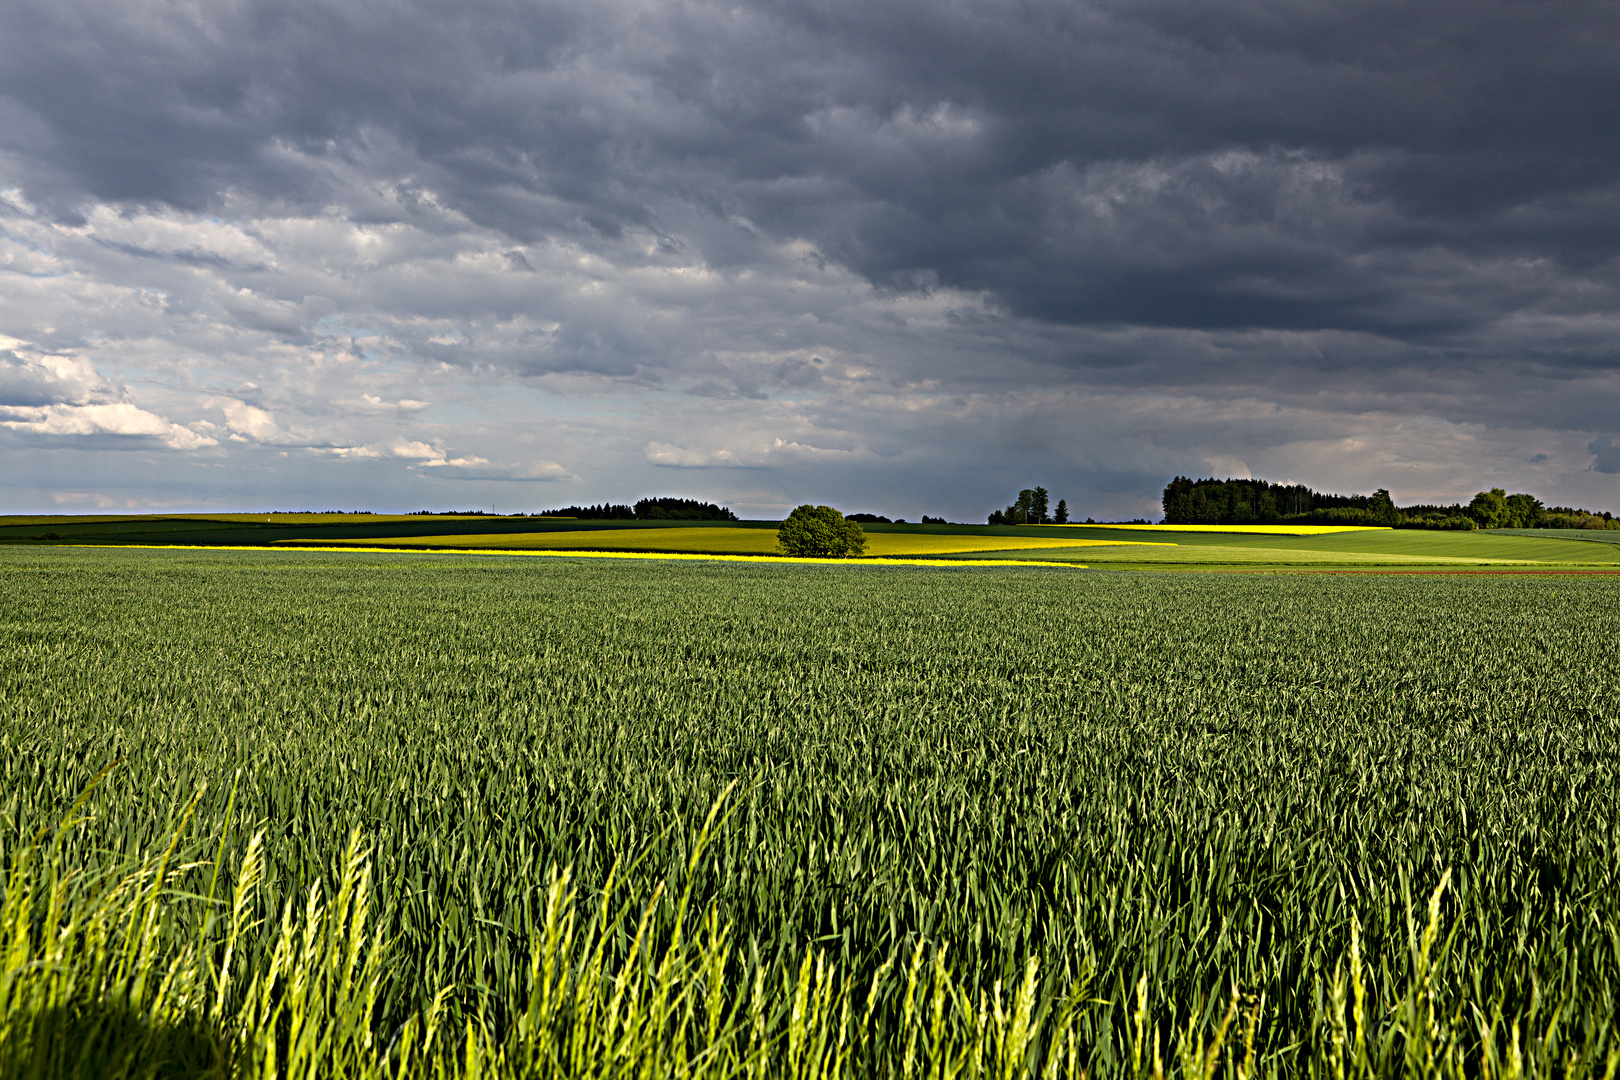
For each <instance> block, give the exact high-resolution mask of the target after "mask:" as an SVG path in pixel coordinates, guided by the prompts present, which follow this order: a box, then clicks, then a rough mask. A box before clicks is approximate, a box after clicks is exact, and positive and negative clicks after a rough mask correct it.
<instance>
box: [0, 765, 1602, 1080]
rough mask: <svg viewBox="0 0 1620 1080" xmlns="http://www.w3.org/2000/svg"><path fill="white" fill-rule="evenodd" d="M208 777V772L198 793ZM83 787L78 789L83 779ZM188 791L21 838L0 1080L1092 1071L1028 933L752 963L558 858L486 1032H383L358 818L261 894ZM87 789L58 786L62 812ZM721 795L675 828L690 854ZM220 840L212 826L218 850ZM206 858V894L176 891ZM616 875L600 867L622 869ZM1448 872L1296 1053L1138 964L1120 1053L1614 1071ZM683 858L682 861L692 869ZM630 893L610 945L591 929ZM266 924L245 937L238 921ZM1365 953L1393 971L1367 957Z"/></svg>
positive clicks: (1250, 1022) (1367, 1066) (1286, 1068)
mask: <svg viewBox="0 0 1620 1080" xmlns="http://www.w3.org/2000/svg"><path fill="white" fill-rule="evenodd" d="M199 795H200V793H199ZM81 801H82V800H81ZM196 803H197V799H196V798H194V799H193V800H192V801H191V803H190V804H189V805H188V806H187V808H186V813H185V815H184V817H183V818H182V821H181V822H180V825H179V827H178V828H177V829H176V830H175V833H174V837H173V840H172V841H171V843H170V844H169V845H168V847H167V848H165V849H164V850H162V851H159V852H154V853H149V854H147V855H145V856H143V857H141V858H139V859H136V860H134V861H133V862H131V863H129V864H127V865H125V866H123V867H121V868H119V869H116V870H111V869H103V870H100V871H95V872H88V873H87V872H83V871H81V870H79V869H77V868H75V867H74V866H72V865H71V864H70V863H69V861H68V860H67V859H66V858H64V855H63V850H62V845H61V843H60V841H61V839H62V837H63V836H64V835H65V833H66V832H67V831H68V830H69V829H71V828H72V827H73V826H74V825H75V824H76V822H74V821H73V820H72V817H71V815H70V818H69V820H67V821H66V822H64V823H63V825H62V826H61V827H59V828H58V829H56V830H54V831H53V833H52V835H50V836H49V837H44V836H42V837H40V838H39V839H38V840H36V842H35V843H34V844H31V845H29V846H27V847H25V848H23V849H21V850H20V851H18V852H16V853H15V855H14V857H13V865H12V867H11V870H10V874H9V876H8V878H7V880H6V888H5V896H4V906H3V908H0V934H3V947H4V963H3V968H0V1076H4V1077H7V1078H12V1077H16V1078H25V1077H26V1078H34V1077H38V1078H41V1080H45V1078H69V1077H71V1078H81V1077H82V1078H91V1077H95V1078H103V1077H107V1078H112V1077H118V1078H123V1077H128V1078H154V1080H155V1078H181V1077H186V1078H192V1077H197V1078H200V1077H221V1078H224V1077H257V1078H260V1080H273V1078H289V1080H292V1078H298V1080H304V1078H308V1080H315V1078H324V1077H346V1078H347V1077H353V1078H372V1077H376V1078H389V1080H393V1078H403V1077H409V1076H432V1077H440V1078H451V1077H457V1078H461V1077H465V1078H472V1077H482V1076H490V1077H557V1078H563V1077H569V1078H575V1077H593V1078H594V1077H601V1078H609V1077H613V1078H619V1077H623V1078H631V1077H638V1078H648V1080H652V1078H662V1077H670V1078H700V1077H702V1078H709V1077H713V1078H721V1077H728V1078H729V1077H737V1078H759V1080H763V1078H765V1077H791V1078H795V1080H797V1078H806V1080H837V1078H840V1077H869V1076H881V1077H904V1078H907V1080H910V1078H912V1077H916V1078H919V1080H922V1078H927V1080H949V1078H956V1077H964V1078H981V1077H983V1078H992V1077H993V1078H998V1080H1011V1078H1013V1077H1042V1078H1057V1077H1063V1078H1066V1080H1068V1078H1074V1077H1079V1076H1086V1075H1088V1074H1089V1070H1088V1069H1087V1067H1086V1065H1085V1062H1086V1061H1087V1059H1088V1058H1089V1057H1090V1055H1089V1053H1088V1049H1089V1048H1088V1047H1087V1046H1086V1045H1085V1043H1086V1033H1085V1028H1084V1026H1083V1025H1082V1024H1081V1023H1080V1021H1081V1019H1082V1018H1083V1017H1084V1016H1085V1014H1086V1013H1087V1011H1088V1010H1089V1009H1090V1008H1091V1007H1092V1006H1094V1005H1096V1004H1099V1003H1100V1002H1099V1001H1098V999H1097V998H1095V997H1094V996H1093V992H1092V988H1091V986H1090V981H1089V970H1090V969H1089V967H1087V968H1086V969H1085V974H1084V975H1083V976H1082V977H1081V978H1080V979H1077V980H1072V981H1070V982H1069V983H1068V984H1067V985H1054V984H1052V983H1051V982H1050V981H1043V980H1042V979H1041V970H1040V969H1041V961H1040V959H1039V958H1038V957H1030V958H1029V959H1028V960H1027V962H1026V963H1025V965H1024V968H1023V971H1022V974H1021V977H1020V978H1019V979H1018V980H1017V982H1016V983H1015V984H1013V985H1008V986H1003V984H1002V983H1001V982H1000V981H997V982H995V983H994V984H993V985H992V986H991V987H990V988H989V989H987V990H979V991H977V992H970V991H969V990H968V989H967V988H966V987H965V986H964V985H963V984H962V983H961V982H960V981H959V980H958V979H957V978H956V977H955V976H954V975H953V972H952V970H951V964H950V959H949V951H948V949H947V948H946V947H944V946H942V945H939V944H925V945H922V946H919V947H918V948H916V949H914V950H913V951H912V952H911V954H910V956H909V957H900V956H895V957H891V959H890V961H889V962H888V963H886V964H884V965H883V966H882V967H881V968H879V969H878V971H877V972H876V974H875V975H874V976H873V977H872V978H871V979H870V981H864V980H856V979H851V978H849V977H846V976H845V975H844V974H843V973H841V972H839V971H838V970H837V969H836V967H835V966H833V965H832V964H830V963H829V962H828V960H827V957H826V956H825V954H820V953H806V954H805V955H804V956H802V957H800V958H798V959H797V961H796V962H793V963H787V964H770V963H764V962H761V960H760V958H759V956H758V955H757V953H755V954H754V955H748V953H747V952H746V951H745V950H740V949H739V948H738V947H737V945H736V943H735V942H733V940H732V937H731V929H730V928H729V927H728V926H725V925H723V924H722V923H721V922H720V921H719V919H718V917H717V915H716V912H715V911H714V909H713V908H712V907H711V908H710V909H709V910H708V911H706V912H702V913H700V914H697V915H696V916H695V917H694V918H691V919H688V915H689V914H691V913H690V912H689V905H690V902H691V899H692V896H691V888H690V886H688V888H687V889H686V890H685V891H684V892H683V893H682V895H681V896H680V897H679V899H678V901H677V902H676V904H675V908H674V918H673V919H672V920H669V921H668V922H667V925H663V924H664V920H661V919H660V918H659V916H658V913H659V912H660V911H661V910H663V900H664V899H665V897H664V891H665V889H666V887H667V882H664V883H660V884H659V885H657V886H655V887H654V889H653V890H652V893H651V895H649V896H646V897H622V896H621V895H620V890H619V889H617V888H616V887H615V885H614V877H610V880H609V883H608V885H607V887H606V888H604V889H603V890H602V891H601V893H600V895H599V896H598V897H596V898H594V899H592V900H591V901H590V902H587V898H585V897H582V896H581V895H580V892H579V890H578V889H577V888H575V886H574V885H573V883H572V882H571V880H570V875H569V873H568V872H567V871H566V870H563V871H555V872H554V873H553V874H552V879H551V881H550V883H549V884H548V886H547V888H546V891H545V907H544V914H543V917H542V918H541V920H540V927H541V929H540V931H539V933H537V934H536V935H535V936H534V937H533V939H532V940H531V941H530V942H529V948H528V957H527V962H528V971H527V979H526V990H527V993H526V996H525V998H524V1000H521V1001H518V1002H514V1003H511V1005H512V1008H511V1017H512V1019H511V1022H509V1023H508V1024H507V1025H506V1030H505V1031H504V1032H499V1033H497V1032H495V1031H493V1030H492V1029H491V1026H490V1025H489V1024H488V1023H487V1022H486V1021H485V1018H484V1017H483V1015H482V1014H481V1012H479V1011H478V1010H477V1008H476V1007H473V1008H472V1009H471V1010H469V1011H470V1012H471V1013H472V1016H471V1018H469V1019H468V1020H467V1021H466V1022H465V1025H464V1027H462V1028H461V1029H460V1030H452V1029H448V1028H447V1026H446V1025H445V1024H444V1023H443V1021H444V1018H445V1015H446V1010H445V1008H444V1005H445V999H446V997H447V996H448V995H449V993H450V990H449V988H445V989H443V990H440V991H439V992H438V993H437V994H435V995H434V998H433V1001H432V1003H431V1004H430V1005H429V1006H428V1007H427V1008H426V1009H424V1010H422V1011H420V1012H418V1013H415V1014H413V1015H411V1016H409V1017H408V1018H407V1019H406V1020H405V1022H404V1023H403V1024H402V1025H400V1026H398V1027H397V1028H396V1029H395V1030H392V1031H387V1030H379V1027H378V1023H379V1019H380V1017H379V1010H378V997H379V991H380V990H381V988H382V986H383V984H384V982H385V981H386V980H388V979H389V978H391V977H392V976H393V972H392V971H391V970H390V968H389V964H388V943H387V942H386V941H385V940H383V939H382V938H381V937H380V936H379V934H378V933H377V931H376V929H375V926H374V924H373V921H372V919H371V911H372V879H371V868H370V863H369V853H368V851H367V849H366V845H365V841H364V838H363V836H362V835H361V834H360V833H359V832H356V833H354V834H353V835H352V836H351V838H350V840H349V843H348V845H347V847H346V849H345V850H344V852H343V854H342V857H341V861H340V864H339V866H338V867H337V871H336V876H337V879H338V880H339V881H340V882H341V885H340V887H339V889H338V892H337V894H336V895H335V896H332V897H330V898H328V897H323V896H322V894H321V890H320V887H319V886H318V885H316V886H312V887H311V888H310V890H309V892H308V894H307V895H305V896H303V897H301V898H288V899H287V900H286V901H285V903H284V904H283V905H282V907H281V909H280V910H279V911H273V910H270V909H269V907H268V905H267V904H266V902H265V897H264V895H263V894H262V891H261V890H260V885H261V883H262V881H263V851H264V849H263V845H262V834H255V835H254V836H253V837H252V839H251V840H250V841H249V842H248V844H247V846H246V852H245V854H244V856H243V857H242V860H241V864H240V865H239V866H237V867H235V868H234V870H235V872H234V873H233V874H231V875H230V878H231V879H232V880H233V881H234V886H233V888H232V890H231V895H229V896H228V897H227V896H219V897H216V896H215V895H214V891H213V884H217V883H218V881H219V880H220V870H221V869H222V868H221V866H220V865H219V862H218V860H219V858H220V857H221V856H220V853H219V852H216V855H215V859H214V861H213V864H212V865H208V864H206V863H201V864H190V865H187V864H185V863H184V862H183V861H177V857H179V856H180V855H181V854H182V852H181V847H182V844H181V838H182V836H183V835H184V833H185V826H186V824H187V822H188V821H189V817H190V812H191V811H192V810H193V809H194V808H195V806H196ZM77 809H78V807H77V806H75V810H77ZM721 810H722V803H721V802H717V803H716V804H715V806H714V807H713V808H711V810H710V813H709V815H708V818H707V820H706V821H705V822H704V823H703V825H702V827H701V829H699V830H698V832H697V835H696V836H695V837H694V841H693V843H692V845H691V850H692V861H693V863H694V864H695V863H696V862H697V860H698V859H700V858H701V856H702V853H703V849H704V847H705V845H706V844H707V842H708V840H709V838H710V836H711V835H712V832H713V829H714V826H715V823H716V818H717V816H718V815H719V814H720V812H721ZM222 850H223V845H221V846H220V851H221V852H222ZM198 866H201V867H202V868H203V869H205V870H206V871H207V872H208V876H209V878H210V881H211V883H212V884H211V887H210V890H209V892H208V893H207V894H200V893H194V892H185V891H181V890H179V889H178V888H177V885H178V884H179V883H180V882H181V881H182V879H183V878H184V876H185V872H186V871H187V870H189V869H195V868H197V867H198ZM615 876H616V875H615ZM1449 878H1450V874H1449V872H1448V873H1447V874H1446V875H1445V876H1444V877H1443V878H1442V880H1441V881H1440V883H1439V884H1438V886H1437V887H1436V888H1435V889H1434V891H1433V893H1432V894H1431V896H1430V897H1429V899H1428V903H1427V905H1426V908H1425V909H1423V910H1418V911H1414V909H1413V905H1412V903H1411V900H1410V898H1408V899H1407V903H1406V909H1407V910H1406V922H1407V932H1408V939H1409V950H1408V951H1407V953H1405V954H1403V955H1401V956H1398V957H1385V958H1380V959H1376V960H1375V959H1374V958H1369V957H1364V956H1363V955H1362V953H1361V947H1360V933H1359V922H1355V923H1353V924H1352V932H1351V937H1350V949H1349V951H1348V954H1347V955H1346V956H1345V957H1344V958H1343V959H1342V961H1341V963H1340V964H1339V965H1338V967H1337V968H1336V969H1335V970H1334V972H1333V975H1332V977H1331V979H1330V980H1327V981H1326V982H1325V983H1324V984H1322V985H1319V986H1318V987H1317V999H1318V1002H1319V1008H1318V1018H1317V1019H1318V1022H1317V1023H1316V1024H1315V1025H1314V1027H1313V1030H1311V1031H1308V1032H1300V1033H1297V1034H1298V1035H1299V1036H1301V1037H1299V1038H1297V1039H1296V1040H1295V1042H1294V1044H1293V1046H1292V1047H1291V1049H1292V1051H1293V1053H1292V1054H1290V1055H1287V1056H1279V1055H1275V1054H1273V1055H1271V1056H1270V1057H1269V1059H1263V1058H1262V1057H1260V1056H1259V1055H1257V1052H1256V1049H1257V1039H1256V1036H1257V1033H1258V1029H1259V1028H1260V1026H1261V1025H1263V1024H1264V1023H1266V1022H1267V1019H1268V1017H1269V1015H1270V1014H1269V1012H1268V1010H1267V1007H1266V1001H1265V999H1264V996H1263V995H1262V996H1260V997H1258V998H1257V997H1255V996H1254V995H1252V994H1245V993H1244V992H1243V988H1242V987H1240V986H1239V985H1237V984H1236V983H1233V984H1232V985H1231V987H1230V996H1229V998H1227V999H1226V1000H1225V1001H1207V1002H1197V1003H1194V1004H1193V1005H1192V1007H1191V1008H1190V1009H1186V1010H1184V1011H1185V1015H1181V1012H1182V1011H1183V1010H1178V1009H1177V1008H1176V1007H1175V1005H1174V1003H1172V1004H1171V1005H1170V1007H1169V1008H1168V1009H1167V1010H1163V1011H1161V1010H1160V1009H1159V1008H1158V1007H1156V1003H1154V1002H1152V1001H1150V999H1149V993H1148V985H1147V978H1146V976H1143V978H1142V979H1141V980H1140V981H1138V983H1137V985H1136V987H1135V991H1134V994H1133V995H1132V996H1133V999H1134V1000H1132V1001H1130V1002H1128V1003H1127V1004H1128V1005H1129V1006H1130V1007H1131V1009H1132V1013H1131V1015H1132V1031H1131V1042H1130V1056H1129V1061H1128V1063H1122V1064H1123V1065H1126V1066H1127V1067H1125V1068H1122V1069H1120V1070H1118V1072H1119V1074H1120V1075H1123V1076H1129V1077H1133V1078H1136V1077H1149V1076H1151V1077H1154V1078H1155V1080H1157V1078H1160V1077H1166V1076H1168V1077H1181V1078H1186V1080H1192V1078H1198V1080H1213V1078H1215V1077H1237V1078H1240V1080H1241V1078H1245V1077H1256V1076H1262V1075H1303V1076H1312V1077H1332V1078H1333V1080H1344V1078H1346V1077H1396V1076H1400V1077H1419V1076H1421V1077H1430V1076H1442V1077H1456V1078H1459V1080H1461V1078H1463V1077H1470V1078H1472V1077H1503V1078H1518V1077H1531V1076H1549V1077H1550V1076H1563V1077H1569V1078H1586V1077H1597V1076H1602V1077H1603V1078H1604V1080H1614V1077H1615V1075H1616V1072H1617V1069H1620V1039H1617V1038H1616V1034H1615V1031H1614V1030H1613V1019H1612V1018H1611V1019H1610V1020H1608V1021H1603V1022H1599V1023H1597V1024H1593V1023H1591V1022H1590V1021H1588V1022H1587V1023H1586V1024H1585V1026H1584V1027H1583V1026H1579V1025H1571V1024H1568V1023H1567V1022H1566V1021H1567V1019H1568V1017H1567V1016H1566V1013H1567V1012H1568V1008H1567V1007H1568V1002H1556V1001H1544V1002H1534V1003H1532V1005H1531V1007H1530V1008H1529V1009H1528V1010H1526V1011H1525V1012H1523V1013H1522V1014H1520V1015H1514V1016H1505V1015H1504V1014H1503V1012H1502V1010H1501V1007H1500V1003H1499V1002H1498V1003H1494V1004H1493V1003H1491V1002H1489V1001H1484V1000H1480V998H1479V997H1478V989H1479V987H1478V984H1477V981H1476V982H1474V983H1470V981H1469V980H1468V979H1466V978H1459V977H1458V975H1459V973H1465V972H1466V971H1467V964H1466V963H1463V964H1460V965H1454V963H1453V961H1454V959H1455V958H1454V957H1453V956H1452V945H1453V942H1454V934H1448V933H1446V928H1445V926H1444V925H1443V924H1442V918H1441V900H1442V898H1443V896H1444V894H1445V891H1446V889H1447V886H1448V884H1449ZM691 879H692V878H691V875H690V874H688V880H689V881H690V880H691ZM627 912H628V913H629V914H630V915H631V916H632V921H633V925H634V932H633V936H632V938H631V940H630V942H629V948H628V951H627V952H626V953H624V955H623V958H622V959H619V960H610V959H609V949H608V944H609V938H610V937H612V936H613V935H614V934H615V933H616V932H622V930H623V928H624V927H625V925H626V923H625V920H624V918H623V916H624V915H625V914H626V913H627ZM264 921H270V922H271V923H272V925H273V926H274V931H273V933H272V934H270V935H269V937H268V947H267V948H265V949H263V950H262V951H261V952H260V953H259V954H258V955H251V954H249V953H248V952H247V951H245V950H243V949H242V948H240V946H241V945H242V944H243V942H244V933H245V931H246V930H248V929H249V928H250V927H253V926H255V925H257V924H259V923H261V922H264ZM1375 972H1381V973H1382V975H1383V978H1382V979H1380V978H1378V977H1376V975H1375Z"/></svg>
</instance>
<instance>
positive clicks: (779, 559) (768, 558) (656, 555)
mask: <svg viewBox="0 0 1620 1080" xmlns="http://www.w3.org/2000/svg"><path fill="white" fill-rule="evenodd" d="M53 546H55V547H80V548H110V549H114V550H120V551H122V550H130V549H134V550H143V551H315V552H343V553H347V554H360V555H510V556H513V557H517V558H556V559H642V560H661V561H665V562H670V561H673V562H745V563H803V564H805V565H809V566H946V567H953V566H1055V567H1062V568H1064V569H1067V570H1085V569H1087V567H1085V566H1083V565H1081V564H1080V563H1071V562H1043V561H1039V560H1036V559H890V558H871V557H867V558H859V559H806V558H799V557H796V556H792V555H703V554H698V553H693V552H673V551H566V550H563V551H536V550H534V549H532V548H529V549H525V548H394V547H349V546H343V547H328V546H316V545H313V544H311V545H295V544H278V545H276V546H275V547H270V546H269V545H266V546H264V547H258V546H255V545H252V544H56V545H53Z"/></svg>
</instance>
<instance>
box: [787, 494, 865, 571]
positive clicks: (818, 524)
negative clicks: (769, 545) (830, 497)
mask: <svg viewBox="0 0 1620 1080" xmlns="http://www.w3.org/2000/svg"><path fill="white" fill-rule="evenodd" d="M776 546H777V547H779V548H781V549H782V553H783V554H785V555H798V556H808V557H810V558H816V559H844V558H848V557H849V556H851V555H860V554H862V553H864V552H865V551H866V534H865V533H864V532H862V531H861V526H860V523H859V522H855V521H851V520H849V519H848V518H846V517H845V516H844V515H843V514H841V513H839V512H838V511H837V510H835V509H834V508H833V507H831V506H811V505H810V504H809V503H805V504H804V505H803V506H801V507H799V508H798V509H796V510H794V511H793V513H791V514H789V515H788V517H787V520H786V521H784V522H782V527H781V528H780V529H777V530H776Z"/></svg>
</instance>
